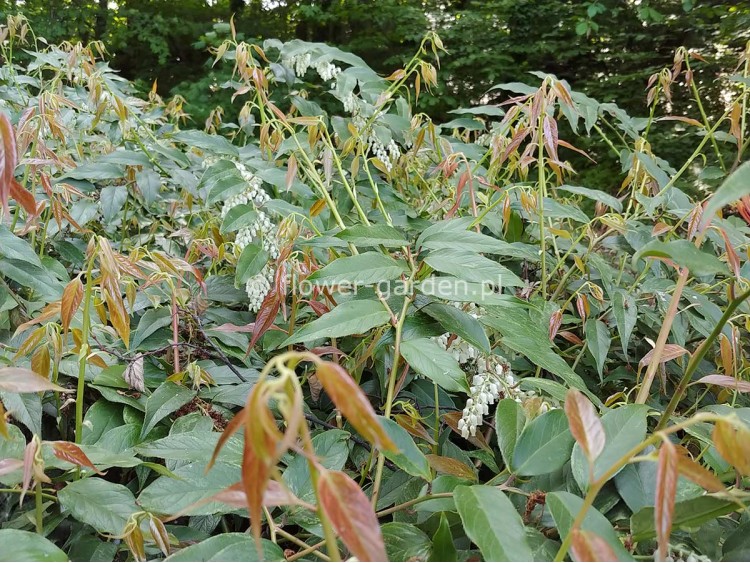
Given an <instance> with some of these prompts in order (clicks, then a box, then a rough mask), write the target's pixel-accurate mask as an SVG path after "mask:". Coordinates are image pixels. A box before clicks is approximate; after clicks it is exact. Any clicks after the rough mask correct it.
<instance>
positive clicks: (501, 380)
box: [434, 303, 557, 438]
mask: <svg viewBox="0 0 750 563" xmlns="http://www.w3.org/2000/svg"><path fill="white" fill-rule="evenodd" d="M453 305H454V306H455V307H457V308H463V307H464V306H465V305H464V304H462V303H453ZM466 312H467V313H468V314H469V315H471V316H472V317H474V318H475V319H476V318H479V317H480V316H481V315H482V313H483V310H482V308H481V307H478V306H476V305H474V304H469V305H468V310H467V311H466ZM434 340H435V341H436V342H437V343H438V344H439V345H440V346H441V347H443V348H445V349H446V350H447V351H448V352H450V353H451V354H452V355H453V357H454V358H455V360H456V361H457V362H458V363H459V364H460V365H461V369H462V370H463V371H464V373H466V375H467V376H468V377H469V378H470V380H471V387H470V389H469V398H468V399H467V401H466V407H465V408H464V410H463V415H462V417H461V420H459V422H458V430H459V431H460V432H461V436H463V437H464V438H468V437H469V436H475V435H476V432H477V428H479V427H480V426H481V425H482V422H483V417H484V416H485V415H487V414H489V405H493V404H495V402H496V401H497V400H498V399H500V398H501V397H506V398H510V399H513V400H515V401H516V402H517V403H520V404H522V405H524V406H526V407H530V406H531V403H532V402H533V403H534V404H535V406H534V407H533V410H535V411H536V412H537V413H539V414H541V413H544V412H547V411H548V410H550V409H553V408H557V407H556V406H555V405H553V404H552V403H551V402H550V401H549V400H547V399H543V398H541V397H539V396H538V395H537V394H536V392H535V391H533V390H529V391H522V390H521V389H520V388H519V386H518V381H517V380H516V377H515V376H514V374H513V372H512V371H511V369H510V364H509V363H508V360H506V359H505V358H504V357H502V356H500V355H498V354H489V355H486V354H484V353H483V352H481V351H480V350H478V349H477V348H475V347H474V346H472V345H471V344H470V343H468V342H466V341H465V340H463V339H462V338H461V337H459V336H451V334H450V333H446V334H443V335H441V336H438V337H436V338H435V339H434Z"/></svg>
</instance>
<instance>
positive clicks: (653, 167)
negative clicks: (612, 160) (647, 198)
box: [635, 152, 669, 189]
mask: <svg viewBox="0 0 750 563" xmlns="http://www.w3.org/2000/svg"><path fill="white" fill-rule="evenodd" d="M635 156H636V157H637V158H638V160H640V161H641V162H642V163H643V165H644V166H645V167H646V172H648V174H649V176H651V177H652V178H653V179H654V180H656V183H657V184H659V189H662V188H664V186H666V185H667V184H668V183H669V176H668V175H667V173H666V172H665V171H664V170H662V169H661V168H660V167H659V164H658V163H657V162H656V160H654V158H653V157H652V156H651V155H648V154H646V153H642V152H637V153H635Z"/></svg>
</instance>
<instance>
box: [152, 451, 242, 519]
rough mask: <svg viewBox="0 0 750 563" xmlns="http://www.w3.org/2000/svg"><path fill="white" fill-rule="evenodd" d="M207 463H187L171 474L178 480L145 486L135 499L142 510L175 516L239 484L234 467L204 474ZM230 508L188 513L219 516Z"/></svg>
mask: <svg viewBox="0 0 750 563" xmlns="http://www.w3.org/2000/svg"><path fill="white" fill-rule="evenodd" d="M205 470H206V463H205V462H200V463H189V464H188V465H183V466H182V467H178V468H177V469H175V470H174V474H175V475H176V476H177V477H178V479H174V478H172V477H167V476H162V477H159V478H158V479H156V480H155V481H153V482H152V483H151V484H150V485H148V486H147V487H146V488H145V489H143V491H142V492H141V494H140V495H139V496H138V504H139V505H140V506H142V507H143V509H144V510H149V511H151V512H155V513H157V514H174V513H176V512H180V511H181V510H184V509H186V508H187V507H188V506H190V505H191V504H194V503H196V502H199V501H201V500H203V499H206V498H208V497H211V496H213V495H215V494H218V493H219V492H221V491H222V490H224V489H226V488H227V487H230V486H231V485H233V484H235V483H236V482H237V481H239V480H240V470H239V468H238V467H237V466H235V465H226V464H224V463H217V464H216V465H214V466H213V467H212V468H211V471H209V472H208V474H206V471H205ZM233 510H235V509H233V508H231V507H229V506H227V505H226V504H224V503H221V502H207V503H206V504H203V505H201V506H198V507H196V508H193V509H191V510H190V511H189V512H187V514H188V515H191V516H192V515H207V514H222V513H226V512H232V511H233Z"/></svg>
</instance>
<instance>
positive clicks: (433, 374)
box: [401, 338, 469, 392]
mask: <svg viewBox="0 0 750 563" xmlns="http://www.w3.org/2000/svg"><path fill="white" fill-rule="evenodd" d="M401 355H402V356H403V357H404V359H405V360H406V361H407V362H408V363H409V365H410V366H411V367H412V369H413V370H414V371H416V372H417V373H419V374H421V375H424V376H425V377H427V378H428V379H431V380H432V381H433V382H434V383H437V384H438V386H440V387H442V388H443V389H445V390H446V391H457V392H468V391H469V385H468V383H467V382H466V375H465V374H464V372H463V371H462V370H461V366H459V365H458V362H457V361H456V359H455V358H454V357H453V355H452V354H451V353H450V352H448V351H446V350H445V349H444V348H442V347H440V345H438V344H437V343H436V342H434V341H433V340H430V339H429V338H418V339H417V340H407V341H406V342H402V343H401Z"/></svg>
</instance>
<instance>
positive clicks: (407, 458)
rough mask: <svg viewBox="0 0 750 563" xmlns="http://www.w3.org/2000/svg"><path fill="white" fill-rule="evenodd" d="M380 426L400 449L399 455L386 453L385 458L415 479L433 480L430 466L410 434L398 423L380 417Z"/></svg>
mask: <svg viewBox="0 0 750 563" xmlns="http://www.w3.org/2000/svg"><path fill="white" fill-rule="evenodd" d="M378 419H379V420H380V425H381V426H382V427H383V428H384V429H385V432H386V434H388V437H390V439H391V440H393V443H394V444H396V447H397V448H398V453H393V452H391V451H385V452H384V454H385V457H386V458H388V459H389V460H391V461H392V462H393V463H395V464H396V465H397V466H398V467H399V468H400V469H403V470H404V471H406V472H407V473H408V474H409V475H413V476H414V477H421V478H422V479H424V480H425V481H430V480H432V472H431V471H430V464H429V463H427V458H426V457H425V456H424V454H423V453H422V451H421V450H420V449H419V448H418V447H417V445H416V444H415V443H414V440H413V439H412V437H411V436H410V435H409V433H408V432H407V431H406V430H404V429H403V428H401V427H400V426H399V425H398V423H397V422H395V421H393V420H391V419H390V418H386V417H384V416H379V417H378Z"/></svg>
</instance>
